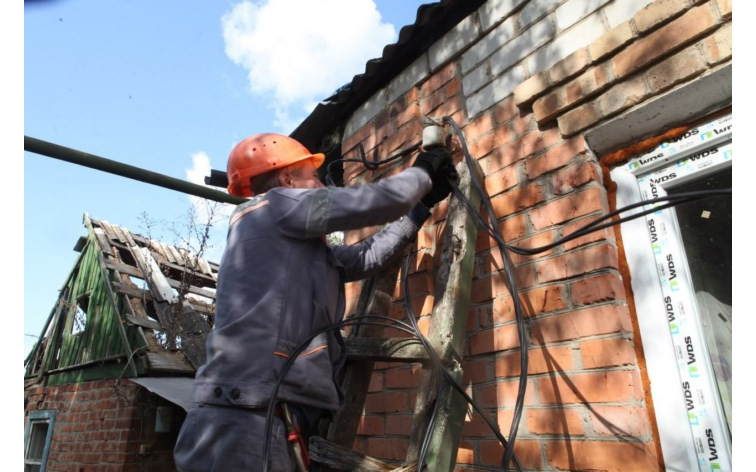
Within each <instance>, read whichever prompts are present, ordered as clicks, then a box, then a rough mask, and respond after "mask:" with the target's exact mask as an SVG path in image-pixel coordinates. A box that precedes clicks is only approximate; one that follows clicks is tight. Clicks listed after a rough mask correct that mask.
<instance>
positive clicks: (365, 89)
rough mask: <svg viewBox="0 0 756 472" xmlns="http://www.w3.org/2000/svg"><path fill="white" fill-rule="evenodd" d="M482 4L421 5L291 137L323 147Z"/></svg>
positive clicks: (455, 0)
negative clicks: (341, 126) (410, 21)
mask: <svg viewBox="0 0 756 472" xmlns="http://www.w3.org/2000/svg"><path fill="white" fill-rule="evenodd" d="M483 3H485V0H441V1H440V2H436V3H428V4H423V5H420V7H418V9H417V16H416V19H415V22H414V23H413V24H411V25H407V26H404V27H403V28H402V29H401V30H400V32H399V39H398V40H397V42H396V43H393V44H389V45H387V46H386V47H384V48H383V54H382V55H381V57H379V58H377V59H371V60H369V61H368V62H367V63H366V64H365V72H364V73H362V74H357V75H355V76H354V77H353V78H352V81H351V82H350V83H348V84H346V85H344V86H343V87H341V88H339V89H338V90H336V92H334V94H333V95H331V96H330V97H328V98H326V99H325V100H323V101H322V102H321V103H320V104H318V105H317V107H315V109H314V110H313V111H312V113H310V115H309V116H308V117H307V118H305V120H304V121H303V122H302V123H301V124H300V125H299V126H298V127H297V129H295V130H294V131H293V132H292V133H291V137H293V138H295V139H297V140H298V141H300V142H301V143H303V144H304V145H305V146H307V147H308V148H309V149H311V150H314V149H317V150H323V149H322V147H323V145H322V143H321V141H322V140H323V138H324V137H325V136H326V135H327V134H328V133H330V132H331V131H332V130H333V129H334V128H335V127H336V126H338V125H339V123H340V122H342V121H344V120H346V119H347V118H348V117H349V115H351V113H352V112H353V111H354V110H356V109H357V107H359V106H360V105H361V104H362V103H363V102H364V101H365V100H367V99H368V98H370V97H371V96H372V95H373V94H374V93H375V92H377V91H378V90H380V89H381V88H383V87H385V86H386V85H387V84H388V82H389V81H390V80H391V79H392V78H393V77H395V76H396V74H398V73H400V72H401V71H402V70H404V68H406V67H407V66H408V65H410V64H411V63H412V61H414V60H415V59H417V57H419V56H420V55H421V54H422V53H424V52H425V51H427V50H428V48H429V47H430V46H431V45H432V44H433V43H434V42H435V41H436V40H438V39H439V38H440V37H441V36H443V35H444V34H445V33H446V32H447V31H449V30H450V29H451V28H452V27H454V26H455V25H456V24H457V23H459V22H460V21H461V20H462V19H464V18H465V17H467V16H468V15H470V14H471V13H472V12H474V11H475V10H476V9H477V8H478V7H479V6H480V5H482V4H483Z"/></svg>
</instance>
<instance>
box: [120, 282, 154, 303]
mask: <svg viewBox="0 0 756 472" xmlns="http://www.w3.org/2000/svg"><path fill="white" fill-rule="evenodd" d="M110 283H111V285H112V286H113V290H115V291H116V292H118V293H122V294H124V295H128V296H130V297H136V298H138V299H140V300H142V299H145V300H154V297H153V296H152V294H151V293H150V292H149V291H147V290H142V289H140V288H135V287H131V286H129V285H126V284H124V283H122V282H116V281H115V280H113V281H111V282H110Z"/></svg>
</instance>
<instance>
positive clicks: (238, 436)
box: [174, 133, 456, 472]
mask: <svg viewBox="0 0 756 472" xmlns="http://www.w3.org/2000/svg"><path fill="white" fill-rule="evenodd" d="M324 160H325V156H324V155H323V154H312V153H310V152H309V151H308V150H307V149H306V148H305V146H303V145H302V144H300V143H299V142H297V141H296V140H294V139H292V138H289V137H287V136H283V135H279V134H272V133H266V134H258V135H254V136H252V137H249V138H247V139H244V140H243V141H241V142H240V143H239V144H238V145H236V147H234V149H233V150H232V151H231V154H230V156H229V160H228V177H229V187H228V190H229V193H231V194H232V195H236V196H242V197H252V198H251V199H250V200H249V201H248V202H246V203H244V204H242V205H239V206H238V207H237V208H236V210H235V211H234V213H233V214H232V216H231V219H230V222H229V229H228V236H227V242H226V249H225V252H224V254H223V258H222V259H221V265H220V272H219V274H218V289H217V294H216V303H217V305H216V317H215V326H214V328H213V331H212V332H211V333H210V335H209V336H208V338H207V362H206V363H205V364H204V365H203V366H202V367H200V369H199V370H198V371H197V375H196V379H195V382H194V396H193V401H194V404H193V407H192V408H191V409H190V410H189V412H188V414H187V416H186V420H185V421H184V424H183V427H182V428H181V432H180V434H179V437H178V440H177V443H176V447H175V450H174V458H175V462H176V466H177V468H178V470H179V471H184V472H189V471H197V472H200V471H201V472H207V471H236V470H238V471H242V470H243V471H246V472H248V471H256V470H262V453H263V444H264V439H265V438H264V436H263V435H264V434H265V433H264V426H265V417H266V410H267V406H268V402H269V401H270V399H271V396H272V391H273V388H274V385H275V383H276V381H277V379H278V374H279V372H280V370H281V367H282V365H283V364H284V362H286V360H287V358H288V357H289V355H290V354H291V352H292V351H293V350H294V349H295V348H296V346H298V345H299V344H300V343H301V342H302V341H304V340H305V339H307V338H308V337H309V336H310V335H311V334H312V333H315V332H316V331H318V330H322V329H324V328H326V329H327V328H328V327H329V326H332V325H333V324H334V323H337V322H339V321H341V320H342V317H343V316H344V310H345V298H344V283H345V282H349V281H354V280H359V279H362V278H366V277H369V276H370V275H372V274H373V273H375V272H377V271H378V270H379V269H380V268H381V267H382V266H384V265H385V264H386V263H387V262H388V261H390V260H393V259H394V258H395V257H398V256H399V255H400V253H401V252H402V249H403V248H404V247H405V246H406V245H407V243H408V242H410V241H411V240H412V239H413V238H414V235H415V233H416V232H417V230H418V229H419V228H420V227H421V226H422V224H423V222H424V221H425V220H426V219H427V218H428V216H429V215H430V211H429V209H430V208H431V207H432V206H433V205H435V204H436V203H438V202H439V201H441V200H443V199H444V198H446V196H447V195H448V194H449V192H450V191H451V186H450V184H449V182H448V179H449V178H451V179H454V178H456V171H455V170H454V166H453V165H452V162H451V157H450V155H449V153H448V152H447V151H446V149H444V148H442V147H441V148H435V149H433V150H426V151H422V152H420V153H419V154H418V157H417V158H416V160H415V162H414V164H413V166H412V167H410V168H409V169H406V170H404V171H402V172H401V173H399V174H397V175H395V176H392V177H388V178H385V179H382V180H380V181H378V182H376V183H372V184H366V185H359V186H351V187H324V186H323V184H322V183H321V182H320V180H319V179H318V170H317V169H318V168H319V167H320V166H321V165H322V164H323V161H324ZM389 222H392V223H391V224H389V225H387V226H386V227H385V228H384V229H383V230H381V231H380V232H378V233H377V234H375V235H373V236H372V237H369V238H367V239H366V240H364V241H362V242H360V243H357V244H354V245H335V246H329V245H328V244H327V243H326V235H327V234H329V233H332V232H334V231H344V230H352V229H358V228H363V227H367V226H373V225H380V224H384V223H389ZM344 362H345V349H344V343H343V339H342V337H341V334H340V331H339V329H338V328H334V329H332V330H328V331H327V332H326V333H324V334H320V335H318V336H316V337H315V338H314V339H312V341H310V343H309V345H308V346H307V347H306V348H305V349H304V350H303V351H302V352H301V354H300V355H299V356H298V357H297V358H296V360H295V361H294V363H293V365H292V367H291V369H290V370H289V371H288V373H287V374H286V376H285V377H284V380H283V381H282V384H281V387H280V390H279V393H278V396H277V400H279V401H282V402H284V403H285V404H286V405H287V406H288V407H289V408H290V409H291V411H292V413H293V416H294V417H295V419H296V422H297V423H298V425H299V427H300V428H301V429H302V433H303V435H304V437H305V444H307V439H308V438H309V436H311V435H312V434H313V433H315V430H316V427H317V424H318V422H319V420H320V418H321V417H322V416H324V415H326V414H331V413H333V412H335V411H337V410H338V409H339V407H340V406H341V405H342V404H343V394H342V392H341V390H340V387H339V382H338V379H339V374H340V373H341V370H342V367H343V365H344ZM271 456H272V457H273V460H272V464H271V469H269V470H273V471H285V472H290V471H292V470H294V468H295V457H294V455H293V452H292V450H291V448H290V447H289V445H288V443H287V442H286V427H285V424H284V422H283V421H282V419H281V417H280V414H277V416H276V418H275V420H274V426H273V438H272V442H271Z"/></svg>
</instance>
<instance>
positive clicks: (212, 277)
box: [159, 259, 217, 288]
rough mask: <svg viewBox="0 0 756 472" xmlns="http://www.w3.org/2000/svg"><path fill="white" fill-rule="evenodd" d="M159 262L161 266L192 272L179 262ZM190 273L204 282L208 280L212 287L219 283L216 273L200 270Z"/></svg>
mask: <svg viewBox="0 0 756 472" xmlns="http://www.w3.org/2000/svg"><path fill="white" fill-rule="evenodd" d="M200 260H202V259H200ZM159 262H160V265H161V266H163V267H167V268H169V269H173V270H177V271H181V272H185V271H187V272H190V271H188V270H187V268H186V267H184V266H180V265H178V264H174V263H172V262H168V261H166V260H163V261H159ZM190 274H191V275H192V277H194V278H196V279H198V280H201V281H203V282H206V283H207V284H208V286H210V287H212V288H215V286H216V284H217V279H216V277H215V275H214V274H212V273H210V275H205V274H203V273H200V272H190Z"/></svg>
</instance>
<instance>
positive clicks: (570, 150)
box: [525, 136, 585, 180]
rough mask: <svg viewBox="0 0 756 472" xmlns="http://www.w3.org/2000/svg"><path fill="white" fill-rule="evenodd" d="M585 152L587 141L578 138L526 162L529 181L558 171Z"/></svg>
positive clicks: (580, 137)
mask: <svg viewBox="0 0 756 472" xmlns="http://www.w3.org/2000/svg"><path fill="white" fill-rule="evenodd" d="M582 152H585V140H584V139H583V137H582V136H576V137H574V138H572V139H570V140H569V141H565V142H563V143H561V144H559V145H557V146H555V147H553V148H551V149H549V150H548V151H546V152H545V153H543V154H541V155H539V156H536V157H533V158H530V159H528V160H526V161H525V172H526V173H527V176H528V178H529V179H531V180H532V179H535V178H536V177H539V176H541V175H543V174H545V173H546V172H550V171H552V170H555V169H558V168H560V167H562V166H564V165H565V164H567V163H568V162H569V161H570V160H571V159H572V158H573V157H575V156H576V155H578V154H580V153H582Z"/></svg>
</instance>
